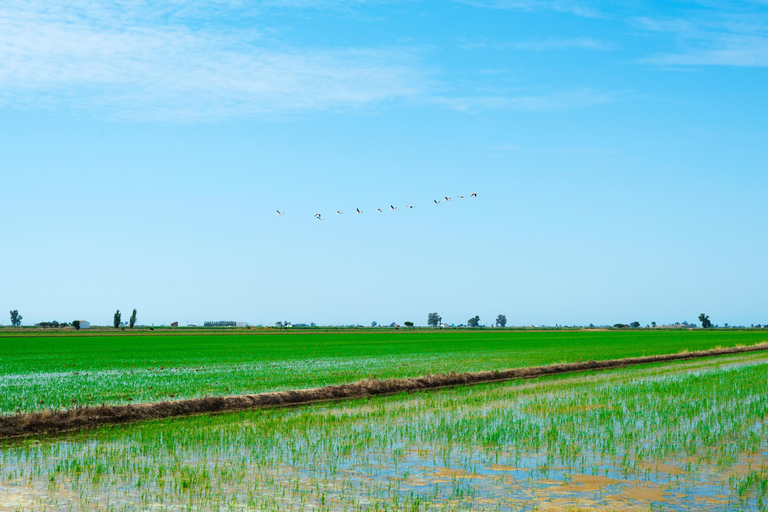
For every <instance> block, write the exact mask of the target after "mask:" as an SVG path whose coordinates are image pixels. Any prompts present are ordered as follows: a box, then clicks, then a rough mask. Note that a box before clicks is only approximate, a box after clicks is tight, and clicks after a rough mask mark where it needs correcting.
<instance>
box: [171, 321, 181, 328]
mask: <svg viewBox="0 0 768 512" xmlns="http://www.w3.org/2000/svg"><path fill="white" fill-rule="evenodd" d="M178 326H179V322H171V327H178Z"/></svg>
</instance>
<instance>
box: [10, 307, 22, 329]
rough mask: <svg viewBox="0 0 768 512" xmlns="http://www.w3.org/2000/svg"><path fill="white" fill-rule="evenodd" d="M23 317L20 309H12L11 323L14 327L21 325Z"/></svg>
mask: <svg viewBox="0 0 768 512" xmlns="http://www.w3.org/2000/svg"><path fill="white" fill-rule="evenodd" d="M21 319H22V316H21V315H20V314H19V310H18V309H14V310H13V311H11V325H12V326H14V327H18V326H20V325H21Z"/></svg>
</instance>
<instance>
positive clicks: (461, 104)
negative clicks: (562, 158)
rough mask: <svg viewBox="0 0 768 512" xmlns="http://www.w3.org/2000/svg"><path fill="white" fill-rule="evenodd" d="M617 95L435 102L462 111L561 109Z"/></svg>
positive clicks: (523, 96)
mask: <svg viewBox="0 0 768 512" xmlns="http://www.w3.org/2000/svg"><path fill="white" fill-rule="evenodd" d="M615 100H616V98H615V97H614V95H612V94H609V93H606V92H599V91H594V90H591V89H583V90H578V91H560V92H553V93H547V94H520V95H481V96H456V97H435V98H433V99H432V101H434V102H435V103H438V104H441V105H443V106H445V107H448V108H451V109H454V110H459V111H463V112H480V111H487V110H493V111H504V110H517V111H527V112H558V111H563V110H571V109H574V108H584V107H591V106H596V105H604V104H608V103H613V102H614V101H615Z"/></svg>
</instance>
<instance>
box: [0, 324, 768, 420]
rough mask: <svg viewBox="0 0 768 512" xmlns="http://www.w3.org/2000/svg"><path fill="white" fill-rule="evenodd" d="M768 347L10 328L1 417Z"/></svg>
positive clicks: (540, 334)
mask: <svg viewBox="0 0 768 512" xmlns="http://www.w3.org/2000/svg"><path fill="white" fill-rule="evenodd" d="M762 341H768V332H766V331H736V330H733V331H730V330H729V331H718V330H713V331H703V330H699V331H661V330H659V331H650V330H649V331H644V330H639V331H586V330H584V331H577V330H574V331H546V330H541V331H515V330H495V329H482V330H445V331H440V330H410V331H408V330H400V331H394V330H378V329H377V330H331V331H323V330H312V331H287V332H286V331H274V330H263V331H257V330H253V331H250V330H248V331H246V330H237V331H235V330H232V331H223V332H222V331H219V332H215V331H213V332H212V331H195V330H178V331H167V330H166V331H154V332H150V331H137V332H133V333H124V332H122V331H113V332H109V331H107V332H105V331H91V332H88V331H80V332H79V333H74V332H73V331H68V332H60V333H49V332H41V331H31V330H30V331H23V332H18V331H11V330H5V331H4V330H0V414H12V413H16V412H31V411H40V410H49V409H64V408H72V407H80V406H85V405H98V404H102V403H107V404H125V403H141V402H153V401H162V400H177V399H184V398H194V397H201V396H206V395H210V396H217V395H232V394H244V393H258V392H264V391H277V390H285V389H299V388H309V387H318V386H325V385H330V384H341V383H348V382H353V381H358V380H361V379H366V378H379V379H383V378H398V377H412V376H419V375H426V374H435V373H450V372H453V371H456V372H465V371H481V370H494V369H506V368H513V367H522V366H531V365H542V364H549V363H556V362H576V361H585V360H589V359H614V358H622V357H630V356H639V355H653V354H663V353H675V352H680V351H683V350H689V351H693V350H705V349H710V348H715V347H718V346H723V347H726V346H734V345H739V344H743V345H751V344H755V343H759V342H762Z"/></svg>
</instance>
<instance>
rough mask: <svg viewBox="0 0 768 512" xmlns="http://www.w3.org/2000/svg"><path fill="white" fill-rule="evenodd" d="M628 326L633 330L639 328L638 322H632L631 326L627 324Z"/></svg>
mask: <svg viewBox="0 0 768 512" xmlns="http://www.w3.org/2000/svg"><path fill="white" fill-rule="evenodd" d="M629 326H630V327H631V328H633V329H637V328H638V327H640V322H632V323H631V324H629Z"/></svg>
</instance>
